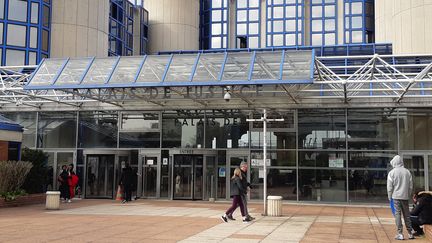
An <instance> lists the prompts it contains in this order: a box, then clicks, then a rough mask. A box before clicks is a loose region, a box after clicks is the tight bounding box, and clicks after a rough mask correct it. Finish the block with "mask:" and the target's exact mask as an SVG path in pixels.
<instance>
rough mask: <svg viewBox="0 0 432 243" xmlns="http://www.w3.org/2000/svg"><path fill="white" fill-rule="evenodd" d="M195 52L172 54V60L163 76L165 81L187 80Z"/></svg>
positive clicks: (194, 59)
mask: <svg viewBox="0 0 432 243" xmlns="http://www.w3.org/2000/svg"><path fill="white" fill-rule="evenodd" d="M197 57H198V55H197V54H192V55H191V54H178V55H174V56H173V60H172V61H171V64H170V66H169V68H168V73H167V76H166V78H165V81H166V82H182V81H183V82H188V81H190V76H191V73H192V71H193V70H192V69H193V68H194V65H195V62H196V59H197Z"/></svg>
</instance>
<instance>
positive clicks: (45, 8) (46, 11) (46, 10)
mask: <svg viewBox="0 0 432 243" xmlns="http://www.w3.org/2000/svg"><path fill="white" fill-rule="evenodd" d="M42 14H43V15H42V16H43V26H44V27H49V23H50V16H49V14H50V10H49V8H48V6H45V5H44V6H43V13H42Z"/></svg>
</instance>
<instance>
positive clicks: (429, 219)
mask: <svg viewBox="0 0 432 243" xmlns="http://www.w3.org/2000/svg"><path fill="white" fill-rule="evenodd" d="M413 200H414V204H415V207H414V209H413V210H412V211H411V212H410V215H411V216H410V218H411V222H412V227H413V229H414V230H415V231H416V232H415V233H414V236H421V235H424V232H423V229H422V228H421V227H420V226H421V225H424V224H432V192H426V191H423V192H418V193H416V194H415V195H414V197H413Z"/></svg>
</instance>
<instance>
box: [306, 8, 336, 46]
mask: <svg viewBox="0 0 432 243" xmlns="http://www.w3.org/2000/svg"><path fill="white" fill-rule="evenodd" d="M336 12H337V5H336V2H335V1H333V0H331V1H330V0H326V1H321V0H313V1H311V45H312V46H321V45H336V43H337V34H336V33H337V28H336V26H337V23H336Z"/></svg>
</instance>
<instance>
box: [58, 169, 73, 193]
mask: <svg viewBox="0 0 432 243" xmlns="http://www.w3.org/2000/svg"><path fill="white" fill-rule="evenodd" d="M57 181H58V182H60V186H59V191H60V198H62V199H63V200H64V202H71V200H70V191H69V174H68V171H67V165H63V166H62V171H61V173H60V175H59V176H58V177H57Z"/></svg>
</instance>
